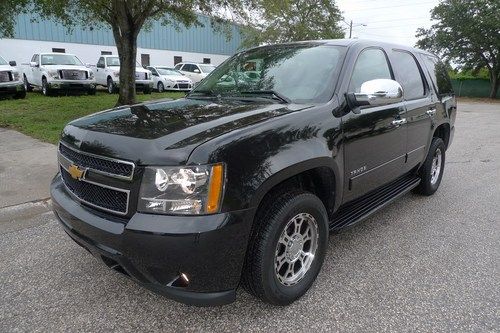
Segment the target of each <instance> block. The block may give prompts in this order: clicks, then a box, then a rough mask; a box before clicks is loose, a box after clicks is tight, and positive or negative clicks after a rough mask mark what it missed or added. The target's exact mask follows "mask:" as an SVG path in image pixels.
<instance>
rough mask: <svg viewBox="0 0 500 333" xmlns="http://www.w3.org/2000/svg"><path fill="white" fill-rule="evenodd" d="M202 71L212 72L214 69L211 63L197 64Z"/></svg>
mask: <svg viewBox="0 0 500 333" xmlns="http://www.w3.org/2000/svg"><path fill="white" fill-rule="evenodd" d="M198 66H199V67H200V68H201V71H202V72H203V73H212V72H213V71H214V69H215V66H213V65H198Z"/></svg>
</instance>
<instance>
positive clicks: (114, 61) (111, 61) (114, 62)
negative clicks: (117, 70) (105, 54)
mask: <svg viewBox="0 0 500 333" xmlns="http://www.w3.org/2000/svg"><path fill="white" fill-rule="evenodd" d="M106 65H107V66H120V59H119V58H118V57H109V58H106Z"/></svg>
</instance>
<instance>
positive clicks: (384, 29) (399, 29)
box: [336, 0, 439, 46]
mask: <svg viewBox="0 0 500 333" xmlns="http://www.w3.org/2000/svg"><path fill="white" fill-rule="evenodd" d="M336 3H337V5H338V7H339V8H340V10H341V11H342V12H343V15H344V20H345V21H347V22H349V21H350V20H352V21H353V29H352V30H353V37H357V38H364V39H373V40H381V41H387V42H393V43H397V44H404V45H408V46H414V45H415V43H416V41H417V38H415V33H416V30H417V28H420V27H424V28H429V27H430V26H431V25H432V21H431V14H430V10H431V9H432V8H434V7H435V6H436V5H437V4H439V0H420V1H418V0H417V1H415V0H392V1H391V0H336ZM361 24H366V26H361ZM341 25H342V26H344V27H345V28H346V37H349V27H348V26H347V24H345V23H342V24H341Z"/></svg>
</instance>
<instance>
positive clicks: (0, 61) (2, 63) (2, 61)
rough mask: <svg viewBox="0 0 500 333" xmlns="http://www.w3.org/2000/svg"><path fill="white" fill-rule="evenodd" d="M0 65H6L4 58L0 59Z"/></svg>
mask: <svg viewBox="0 0 500 333" xmlns="http://www.w3.org/2000/svg"><path fill="white" fill-rule="evenodd" d="M0 65H8V64H7V61H5V59H4V58H2V57H0Z"/></svg>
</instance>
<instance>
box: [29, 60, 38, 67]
mask: <svg viewBox="0 0 500 333" xmlns="http://www.w3.org/2000/svg"><path fill="white" fill-rule="evenodd" d="M30 66H31V67H38V63H36V62H34V61H32V62H30Z"/></svg>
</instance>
